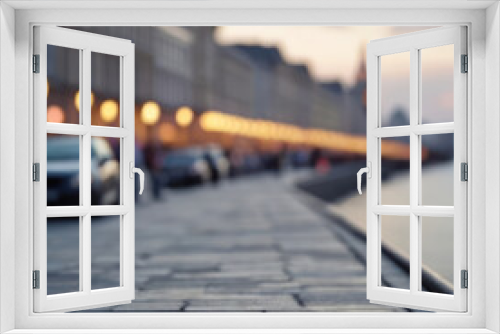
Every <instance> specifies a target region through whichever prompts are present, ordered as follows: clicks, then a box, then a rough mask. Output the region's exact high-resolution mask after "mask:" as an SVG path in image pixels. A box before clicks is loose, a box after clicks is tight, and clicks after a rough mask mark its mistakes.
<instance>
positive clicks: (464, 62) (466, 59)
mask: <svg viewBox="0 0 500 334" xmlns="http://www.w3.org/2000/svg"><path fill="white" fill-rule="evenodd" d="M461 72H462V73H467V72H469V57H468V56H467V55H462V71H461Z"/></svg>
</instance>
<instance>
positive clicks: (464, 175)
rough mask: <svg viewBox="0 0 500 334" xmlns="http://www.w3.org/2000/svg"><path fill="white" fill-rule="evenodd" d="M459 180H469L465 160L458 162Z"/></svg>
mask: <svg viewBox="0 0 500 334" xmlns="http://www.w3.org/2000/svg"><path fill="white" fill-rule="evenodd" d="M460 175H461V176H460V180H461V181H469V166H468V164H467V163H466V162H462V163H461V164H460Z"/></svg>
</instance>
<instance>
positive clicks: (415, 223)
mask: <svg viewBox="0 0 500 334" xmlns="http://www.w3.org/2000/svg"><path fill="white" fill-rule="evenodd" d="M419 72H420V69H419V57H418V50H417V49H415V48H412V49H411V50H410V127H412V128H414V127H416V126H417V125H418V123H419V118H418V114H419V112H418V108H419V104H420V103H419V96H418V95H419V89H418V87H419ZM418 142H419V138H418V135H416V134H415V133H414V132H411V133H410V207H415V206H417V205H418V194H419V189H420V186H419V180H420V177H419V171H420V168H419V156H420V154H419V151H420V145H419V143H418ZM419 232H420V228H419V217H418V216H417V215H415V214H414V213H413V212H412V213H411V214H410V236H409V237H410V291H411V292H412V293H415V292H417V291H418V290H419V276H420V275H419V273H420V255H419V254H420V252H419V249H420V233H419Z"/></svg>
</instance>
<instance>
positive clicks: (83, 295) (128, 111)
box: [33, 26, 135, 312]
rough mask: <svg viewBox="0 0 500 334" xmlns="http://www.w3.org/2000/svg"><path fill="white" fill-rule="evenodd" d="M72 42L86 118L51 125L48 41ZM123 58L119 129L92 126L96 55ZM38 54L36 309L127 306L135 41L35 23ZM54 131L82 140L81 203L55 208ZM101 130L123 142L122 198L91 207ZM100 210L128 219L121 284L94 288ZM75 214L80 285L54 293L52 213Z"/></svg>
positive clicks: (122, 235)
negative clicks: (51, 176)
mask: <svg viewBox="0 0 500 334" xmlns="http://www.w3.org/2000/svg"><path fill="white" fill-rule="evenodd" d="M48 45H53V46H57V47H66V48H72V49H73V50H77V51H78V52H79V54H80V57H79V58H80V59H79V62H78V64H73V65H74V66H75V67H76V66H78V67H79V69H80V83H79V90H80V91H81V92H82V93H81V94H80V101H79V105H80V110H81V112H80V122H79V124H65V123H49V122H47V118H46V112H45V110H46V108H47V71H48V69H47V67H48V64H47V46H48ZM93 52H95V53H97V54H105V55H112V56H115V57H117V59H118V61H119V66H120V72H119V76H120V77H119V78H118V80H119V85H120V87H119V91H120V110H119V118H120V125H119V126H118V127H109V126H95V125H92V124H91V79H90V73H91V69H92V64H91V58H92V53H93ZM34 53H35V54H38V55H39V57H40V58H39V59H40V65H39V73H36V74H34V76H33V89H34V92H33V109H34V119H33V124H34V125H33V134H34V145H33V153H34V162H36V163H38V164H39V174H40V177H39V182H36V183H35V184H33V205H34V215H33V227H34V229H33V231H34V241H33V243H34V244H33V250H34V252H33V253H34V256H33V269H34V270H38V271H39V275H40V281H39V288H38V289H34V291H33V292H34V297H35V298H34V304H33V306H34V311H35V312H53V311H63V310H64V311H73V310H80V309H89V308H96V307H103V306H109V305H118V304H127V303H130V302H131V301H132V300H133V299H134V297H135V270H134V269H135V267H134V266H135V248H134V242H135V224H134V222H135V196H134V179H133V178H131V177H130V175H131V173H132V175H133V168H134V165H133V164H134V161H135V158H134V154H135V132H134V128H135V121H134V116H135V111H134V108H135V105H134V104H135V95H134V82H135V80H134V55H135V52H134V44H133V43H130V41H128V40H124V39H120V38H113V37H109V36H102V35H98V34H92V33H88V32H81V31H76V30H71V29H66V28H60V27H47V26H36V27H34ZM47 134H59V135H73V136H75V135H77V136H79V138H80V139H79V141H80V168H79V170H80V172H79V179H80V182H79V185H80V186H79V188H80V205H78V206H49V207H48V206H47V177H46V175H47ZM93 136H101V137H108V138H118V139H119V140H120V160H121V163H120V172H119V173H120V204H119V205H91V202H92V199H91V182H90V179H91V175H90V174H91V167H90V166H91V163H92V162H91V159H92V158H91V141H92V137H93ZM98 216H118V217H119V221H120V229H119V235H118V236H117V237H118V238H119V240H120V243H119V244H120V253H119V254H120V256H119V268H120V278H119V280H120V284H119V286H117V287H113V288H106V289H97V290H96V289H94V290H93V289H92V284H91V280H92V263H91V254H92V241H91V234H92V232H91V230H92V219H93V217H98ZM53 217H74V218H78V219H79V220H80V222H79V233H78V236H79V249H80V251H79V290H78V291H76V292H70V293H61V294H54V295H48V294H47V285H48V280H47V218H53Z"/></svg>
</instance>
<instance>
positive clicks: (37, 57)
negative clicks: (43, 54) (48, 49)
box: [33, 55, 40, 73]
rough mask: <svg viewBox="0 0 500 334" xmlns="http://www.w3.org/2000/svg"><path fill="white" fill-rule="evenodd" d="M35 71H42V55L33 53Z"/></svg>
mask: <svg viewBox="0 0 500 334" xmlns="http://www.w3.org/2000/svg"><path fill="white" fill-rule="evenodd" d="M33 73H40V55H33Z"/></svg>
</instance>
